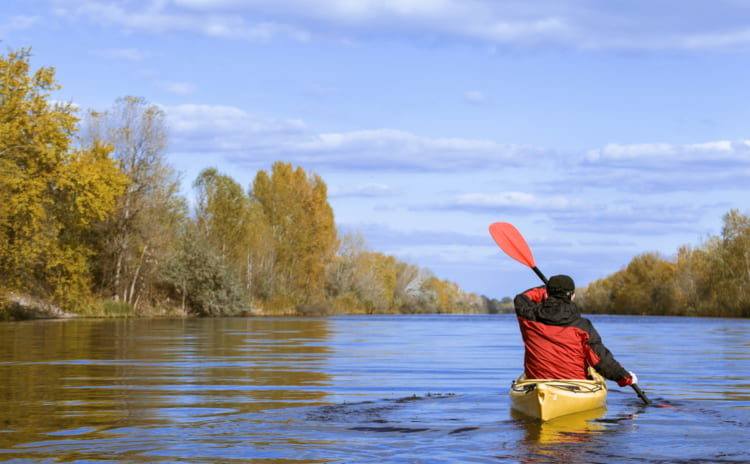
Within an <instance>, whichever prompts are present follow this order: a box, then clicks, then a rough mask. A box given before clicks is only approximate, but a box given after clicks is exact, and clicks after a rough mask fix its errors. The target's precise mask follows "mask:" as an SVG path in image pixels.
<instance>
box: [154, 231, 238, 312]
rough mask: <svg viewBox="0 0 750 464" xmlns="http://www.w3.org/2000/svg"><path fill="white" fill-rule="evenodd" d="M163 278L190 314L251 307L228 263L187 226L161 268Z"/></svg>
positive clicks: (196, 232) (200, 235)
mask: <svg viewBox="0 0 750 464" xmlns="http://www.w3.org/2000/svg"><path fill="white" fill-rule="evenodd" d="M162 278H163V281H164V282H165V283H167V284H169V285H170V288H171V291H172V293H173V294H174V295H175V296H176V298H177V299H178V300H179V301H180V302H181V305H182V306H183V308H184V309H185V310H186V311H187V312H188V313H190V314H195V315H198V316H236V315H241V314H246V313H249V312H250V311H251V305H250V303H249V299H248V296H247V295H246V293H245V292H244V289H243V287H242V285H241V283H240V281H239V279H238V278H237V276H236V274H235V273H234V271H233V269H232V267H231V265H230V264H229V263H228V262H227V261H226V260H225V259H224V258H223V257H222V256H221V255H220V254H218V253H216V252H215V250H214V249H213V248H212V247H211V246H210V244H209V243H208V240H207V239H206V238H205V237H204V236H203V235H202V234H201V233H199V232H198V231H196V230H195V229H190V231H189V232H188V234H187V235H186V236H185V237H184V238H183V239H182V240H181V247H180V249H179V250H177V251H176V253H175V254H174V255H173V256H172V257H171V259H169V261H168V262H167V264H166V266H165V267H164V270H163V276H162Z"/></svg>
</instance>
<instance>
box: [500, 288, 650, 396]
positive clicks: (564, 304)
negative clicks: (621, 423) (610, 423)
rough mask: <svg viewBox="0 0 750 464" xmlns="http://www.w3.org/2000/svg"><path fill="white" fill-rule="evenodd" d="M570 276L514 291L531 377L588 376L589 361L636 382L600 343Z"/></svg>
mask: <svg viewBox="0 0 750 464" xmlns="http://www.w3.org/2000/svg"><path fill="white" fill-rule="evenodd" d="M574 299H575V283H574V282H573V279H572V278H571V277H570V276H567V275H555V276H552V277H551V278H550V279H549V281H548V283H547V286H546V287H545V286H542V287H536V288H531V289H529V290H526V291H525V292H523V293H521V294H519V295H516V298H515V299H514V301H513V303H514V305H515V309H516V315H517V316H518V324H519V326H520V328H521V337H522V338H523V343H524V347H525V355H524V371H525V374H526V378H528V379H586V378H587V372H586V371H587V368H588V366H591V367H593V368H594V369H596V371H597V372H599V374H601V375H602V377H604V378H607V379H609V380H612V381H615V382H617V384H618V385H619V386H621V387H625V386H628V385H632V384H635V383H638V377H636V375H635V374H634V373H632V372H629V371H627V370H625V369H624V368H623V367H622V366H621V365H620V363H618V362H617V361H616V360H615V358H614V356H613V355H612V353H611V352H610V351H609V350H608V349H607V347H606V346H604V344H603V343H602V339H601V337H600V336H599V334H598V333H597V331H596V329H594V325H593V324H592V323H591V321H589V320H588V319H586V318H584V317H581V312H580V310H579V309H578V306H577V305H576V304H575V303H574V302H573V300H574Z"/></svg>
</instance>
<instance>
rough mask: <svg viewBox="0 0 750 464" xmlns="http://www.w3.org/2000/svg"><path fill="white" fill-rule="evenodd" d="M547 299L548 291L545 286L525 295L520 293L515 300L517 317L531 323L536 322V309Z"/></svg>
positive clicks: (529, 290) (526, 292) (527, 291)
mask: <svg viewBox="0 0 750 464" xmlns="http://www.w3.org/2000/svg"><path fill="white" fill-rule="evenodd" d="M546 299H547V289H546V288H544V287H543V286H542V287H534V288H530V289H528V290H526V291H525V292H523V293H519V294H518V295H516V297H515V299H514V300H513V306H514V307H515V309H516V315H517V316H520V317H522V318H524V319H528V320H530V321H533V320H536V316H535V309H536V307H537V306H538V305H539V304H540V303H541V302H542V301H544V300H546Z"/></svg>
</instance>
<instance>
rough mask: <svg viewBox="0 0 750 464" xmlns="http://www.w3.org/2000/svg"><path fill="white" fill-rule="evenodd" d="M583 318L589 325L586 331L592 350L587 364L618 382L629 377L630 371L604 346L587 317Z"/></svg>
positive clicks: (605, 376)
mask: <svg viewBox="0 0 750 464" xmlns="http://www.w3.org/2000/svg"><path fill="white" fill-rule="evenodd" d="M585 320H586V322H587V323H588V326H589V327H588V328H587V330H586V331H587V332H588V333H589V341H588V344H589V346H590V347H591V351H592V356H591V359H589V360H588V361H589V364H591V365H592V366H594V369H596V371H597V372H599V373H600V374H601V375H602V376H603V377H604V378H607V379H609V380H613V381H615V382H620V381H621V380H623V379H624V378H630V373H629V372H628V371H626V370H625V368H624V367H622V366H621V365H620V363H619V362H617V360H616V359H615V357H614V356H613V355H612V353H611V352H610V351H609V349H608V348H607V347H606V346H604V343H602V337H601V336H600V335H599V333H598V332H597V331H596V329H595V328H594V325H593V324H591V322H590V321H588V320H587V319H585Z"/></svg>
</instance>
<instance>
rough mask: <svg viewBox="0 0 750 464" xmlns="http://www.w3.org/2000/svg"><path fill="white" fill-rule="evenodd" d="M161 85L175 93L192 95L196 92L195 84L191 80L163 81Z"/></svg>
mask: <svg viewBox="0 0 750 464" xmlns="http://www.w3.org/2000/svg"><path fill="white" fill-rule="evenodd" d="M160 87H161V88H163V89H164V90H166V91H167V92H169V93H173V94H175V95H183V96H184V95H190V94H192V93H194V92H195V85H193V84H191V83H190V82H162V83H160Z"/></svg>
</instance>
